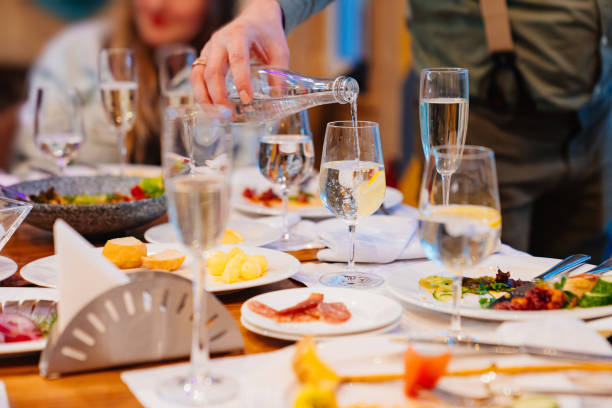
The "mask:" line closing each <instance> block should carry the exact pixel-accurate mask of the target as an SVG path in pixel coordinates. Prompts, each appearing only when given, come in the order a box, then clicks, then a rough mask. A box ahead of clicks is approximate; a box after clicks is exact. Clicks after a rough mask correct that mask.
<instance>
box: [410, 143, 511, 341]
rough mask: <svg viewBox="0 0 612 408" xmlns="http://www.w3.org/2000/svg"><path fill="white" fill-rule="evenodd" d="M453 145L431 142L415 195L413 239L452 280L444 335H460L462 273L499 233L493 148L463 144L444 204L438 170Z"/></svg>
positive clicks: (488, 250)
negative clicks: (416, 223)
mask: <svg viewBox="0 0 612 408" xmlns="http://www.w3.org/2000/svg"><path fill="white" fill-rule="evenodd" d="M456 149H457V148H456V147H447V146H435V147H434V148H433V149H432V150H431V151H430V153H429V159H428V161H427V165H426V168H425V171H424V173H423V182H422V184H421V194H420V198H419V227H418V230H419V238H420V240H421V245H422V247H423V250H424V251H425V254H426V255H427V257H428V258H429V259H430V260H432V261H434V262H436V263H439V264H441V265H443V266H444V267H446V268H447V269H448V270H449V272H450V273H451V274H452V275H453V276H454V278H453V303H452V305H453V317H452V321H451V329H450V332H449V338H451V339H452V338H465V334H464V333H463V332H462V329H461V315H460V310H459V302H460V298H461V293H462V289H461V283H462V277H463V273H464V271H465V270H466V269H469V268H472V267H473V266H475V265H477V264H478V263H480V262H482V261H483V260H484V259H486V258H487V257H488V256H489V255H491V254H492V253H493V252H494V251H495V249H496V247H497V245H498V243H499V237H500V234H501V214H500V205H499V193H498V186H497V173H496V170H495V159H494V156H493V151H491V150H490V149H487V148H485V147H481V146H465V147H463V154H462V156H461V159H460V160H459V162H458V165H457V167H456V168H455V170H454V174H453V178H452V182H451V184H450V190H449V192H450V194H449V197H448V198H449V202H448V203H447V204H445V203H444V185H443V177H442V175H441V174H440V172H439V171H438V168H440V167H442V168H443V167H445V165H446V164H445V163H454V160H455V159H454V157H456V154H457V152H456Z"/></svg>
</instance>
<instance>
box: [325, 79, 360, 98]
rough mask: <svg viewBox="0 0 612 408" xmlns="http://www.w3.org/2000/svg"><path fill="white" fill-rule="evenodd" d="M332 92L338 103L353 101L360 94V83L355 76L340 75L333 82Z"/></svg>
mask: <svg viewBox="0 0 612 408" xmlns="http://www.w3.org/2000/svg"><path fill="white" fill-rule="evenodd" d="M331 90H332V94H333V96H334V100H335V102H337V103H353V102H355V101H356V100H357V96H358V95H359V84H358V83H357V81H356V80H355V79H354V78H351V77H347V76H339V77H338V78H336V79H334V81H333V82H332V89H331Z"/></svg>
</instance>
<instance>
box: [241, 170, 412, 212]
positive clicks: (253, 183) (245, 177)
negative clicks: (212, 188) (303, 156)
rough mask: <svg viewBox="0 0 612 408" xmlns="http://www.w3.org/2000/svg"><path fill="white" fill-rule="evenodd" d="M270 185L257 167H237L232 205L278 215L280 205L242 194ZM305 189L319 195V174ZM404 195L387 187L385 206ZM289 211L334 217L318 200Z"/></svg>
mask: <svg viewBox="0 0 612 408" xmlns="http://www.w3.org/2000/svg"><path fill="white" fill-rule="evenodd" d="M270 187H273V184H272V183H270V182H269V181H268V180H266V179H265V178H264V177H263V176H262V175H261V173H260V172H259V169H257V167H245V168H242V169H237V170H236V171H235V172H234V174H233V176H232V192H233V193H232V206H233V207H234V208H235V209H237V210H239V211H242V212H244V213H247V214H256V215H278V214H281V209H280V206H279V207H278V208H277V207H266V206H265V205H261V204H255V203H252V202H250V201H249V200H247V199H246V198H244V197H243V196H242V192H243V191H244V189H245V188H254V189H256V190H257V191H263V190H266V189H268V188H270ZM305 189H306V190H307V191H308V192H310V193H311V194H314V195H317V196H318V195H319V191H318V176H317V175H314V176H312V177H311V178H310V181H309V182H308V185H307V186H306V187H305ZM403 199H404V196H403V195H402V193H401V192H400V191H399V190H397V189H395V188H393V187H387V192H386V194H385V199H384V201H383V204H384V205H385V208H387V209H390V208H393V207H395V206H397V205H398V204H401V202H402V201H403ZM289 212H291V213H295V214H298V215H299V216H301V217H304V218H329V217H333V214H332V213H330V212H329V211H328V210H327V208H325V207H324V206H323V204H322V203H321V202H320V201H318V204H315V205H308V206H300V207H298V208H296V209H291V208H290V209H289Z"/></svg>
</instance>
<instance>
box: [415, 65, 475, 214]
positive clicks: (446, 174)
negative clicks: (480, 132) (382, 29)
mask: <svg viewBox="0 0 612 408" xmlns="http://www.w3.org/2000/svg"><path fill="white" fill-rule="evenodd" d="M469 92H470V89H469V77H468V70H467V69H464V68H426V69H423V70H422V71H421V85H420V94H419V121H420V124H421V142H422V143H423V152H424V153H425V159H428V158H429V152H430V150H431V148H432V147H434V146H449V147H457V149H454V150H453V152H456V153H457V156H456V157H454V158H452V159H451V160H449V163H450V162H452V166H447V168H446V169H445V170H444V171H442V170H441V169H438V171H440V172H441V173H440V174H441V175H442V177H443V189H444V199H445V200H446V201H445V203H447V202H448V185H449V183H450V179H451V176H452V174H453V171H454V168H456V167H457V165H458V159H459V158H460V157H461V152H462V150H461V147H462V146H463V145H464V144H465V136H466V133H467V125H468V112H469Z"/></svg>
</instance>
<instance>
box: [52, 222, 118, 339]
mask: <svg viewBox="0 0 612 408" xmlns="http://www.w3.org/2000/svg"><path fill="white" fill-rule="evenodd" d="M53 239H54V241H55V254H56V255H57V263H58V269H59V277H58V278H59V279H58V290H59V302H58V306H57V323H56V324H58V325H59V330H60V331H62V330H64V329H65V328H66V326H67V325H68V323H70V320H72V318H73V317H74V316H75V315H76V314H77V313H78V312H79V310H81V308H83V307H84V306H85V305H86V304H87V303H89V302H90V301H91V300H92V299H94V298H95V297H96V296H98V295H100V294H101V293H103V292H105V291H107V290H108V289H111V288H113V287H115V286H119V285H123V284H126V283H128V282H129V279H128V277H127V275H126V274H125V273H124V272H122V271H121V270H120V269H119V268H117V267H116V266H115V265H113V264H112V263H111V262H110V261H109V260H108V259H106V258H105V257H104V256H102V254H101V253H100V252H99V251H97V250H96V249H95V248H94V247H93V246H92V245H91V244H90V243H89V242H87V241H86V240H85V238H83V237H82V236H81V235H79V233H78V232H76V231H75V230H73V229H72V228H71V227H70V226H69V225H68V224H66V223H65V222H64V221H62V220H57V221H56V222H55V225H54V226H53Z"/></svg>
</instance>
